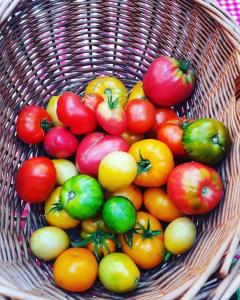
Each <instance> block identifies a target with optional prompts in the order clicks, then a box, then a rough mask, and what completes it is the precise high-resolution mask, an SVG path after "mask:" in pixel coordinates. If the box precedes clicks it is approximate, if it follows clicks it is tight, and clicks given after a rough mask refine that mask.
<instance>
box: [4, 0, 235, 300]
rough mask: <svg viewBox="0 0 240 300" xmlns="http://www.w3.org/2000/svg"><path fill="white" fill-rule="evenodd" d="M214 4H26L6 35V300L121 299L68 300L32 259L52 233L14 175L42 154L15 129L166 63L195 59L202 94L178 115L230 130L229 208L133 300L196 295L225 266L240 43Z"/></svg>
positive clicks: (201, 222) (225, 168)
mask: <svg viewBox="0 0 240 300" xmlns="http://www.w3.org/2000/svg"><path fill="white" fill-rule="evenodd" d="M210 2H211V1H200V0H198V1H190V0H169V1H167V0H165V1H161V0H156V1H154V0H147V1H146V0H138V1H135V0H131V1H130V0H122V1H121V0H118V1H116V0H107V1H103V0H95V1H91V0H88V1H64V0H58V1H54V0H35V1H25V2H21V3H20V5H19V6H18V7H17V9H16V10H15V13H14V16H13V18H11V19H9V20H8V21H7V22H5V24H4V25H3V26H2V27H0V29H1V31H0V48H1V56H0V97H1V98H2V100H1V102H0V110H1V115H0V123H1V127H0V128H1V135H0V149H1V151H0V157H1V165H0V173H1V186H0V195H1V198H0V262H1V268H0V285H1V284H2V287H1V286H0V293H3V294H6V295H9V296H12V297H15V298H22V299H31V300H34V299H36V300H37V299H44V298H47V299H92V298H94V296H96V297H98V298H107V299H119V298H120V297H119V296H116V295H112V294H110V293H108V292H106V290H104V289H103V287H102V286H101V285H100V284H99V283H97V284H96V285H95V286H94V288H93V289H91V290H90V291H89V292H87V293H85V294H83V295H79V294H76V295H74V294H68V296H66V295H67V294H66V293H65V292H64V291H62V290H60V289H58V288H56V287H55V286H54V285H53V280H52V270H51V265H50V264H48V263H44V262H40V261H37V260H36V259H35V258H34V257H33V256H32V255H31V254H30V252H29V246H28V241H29V237H30V235H31V232H32V231H33V230H35V229H37V228H39V227H41V226H44V224H45V223H44V218H43V208H42V206H41V205H39V206H32V207H27V209H28V212H29V213H28V214H27V216H23V212H24V210H25V209H26V204H25V203H21V202H20V200H19V199H18V197H17V195H16V193H15V190H14V175H15V173H16V171H17V169H18V168H19V166H20V164H21V163H22V162H23V161H24V160H26V159H27V158H29V157H31V156H37V155H40V154H41V151H42V150H41V149H39V147H35V146H28V145H24V144H23V143H21V142H20V141H19V140H18V139H17V138H16V135H15V121H16V117H17V115H18V113H19V111H20V109H21V108H23V107H24V106H25V105H26V104H29V103H31V104H32V103H34V104H39V105H45V104H46V103H47V101H48V100H49V98H50V96H52V95H55V94H58V93H59V92H61V91H63V90H67V89H71V90H73V91H75V92H77V93H80V92H82V91H83V90H84V86H85V84H86V83H87V82H88V81H89V80H90V79H92V78H95V77H97V76H99V75H102V74H105V75H112V76H116V77H118V78H120V79H122V80H123V82H124V83H125V84H126V85H127V86H128V88H130V87H131V86H132V85H133V84H134V83H135V82H136V81H137V80H141V79H142V76H143V74H144V72H145V71H146V69H147V67H148V66H149V64H150V63H151V62H152V61H153V60H154V59H155V58H157V57H158V56H159V55H161V54H164V55H171V56H174V57H178V58H187V59H190V60H191V61H192V63H193V66H194V67H195V69H196V74H197V78H198V81H197V87H196V90H195V92H194V94H193V96H192V97H191V99H189V100H188V101H187V102H185V103H184V104H183V105H180V106H179V107H178V108H177V109H178V112H179V115H187V116H188V117H190V118H197V117H214V118H217V119H219V120H221V121H223V122H224V123H225V124H226V125H227V126H228V128H229V129H230V133H231V136H232V139H233V146H232V150H231V153H230V154H229V155H228V157H227V158H226V160H225V161H224V162H223V163H222V164H221V165H220V166H219V167H218V170H219V171H220V174H221V176H222V178H223V181H224V186H225V195H224V200H223V201H222V202H221V204H220V205H219V207H218V208H217V209H216V210H215V211H214V212H212V213H211V214H210V215H208V216H204V217H201V218H198V219H196V222H197V223H198V231H199V232H198V242H197V243H196V246H195V247H194V248H193V250H192V251H191V252H190V253H188V254H186V255H183V256H182V257H180V258H179V259H176V260H175V261H174V262H172V263H170V264H168V265H165V266H163V267H161V268H157V269H154V270H151V271H148V272H144V273H142V277H141V281H140V284H139V288H138V289H137V290H136V291H135V292H133V293H131V294H129V295H128V296H127V298H128V299H168V300H170V299H173V298H175V297H178V296H180V295H181V294H182V293H183V292H185V291H186V290H187V289H189V288H190V286H193V287H192V289H191V292H192V293H193V294H194V293H197V292H198V285H197V284H196V285H194V283H196V282H197V283H199V282H200V283H202V284H203V283H204V282H205V280H206V279H207V277H208V276H210V275H211V273H213V272H214V270H215V269H216V268H217V267H218V266H219V261H220V260H221V258H222V256H223V255H224V252H225V251H226V249H227V247H228V246H229V243H230V241H231V239H232V237H233V235H234V233H235V231H236V228H237V226H238V224H239V213H240V202H239V194H240V174H239V169H240V102H239V101H236V97H235V94H236V86H235V79H236V77H237V75H238V74H239V60H238V51H239V48H238V47H239V45H240V41H239V39H238V32H237V31H236V28H235V27H234V24H231V22H230V21H229V23H227V21H226V23H224V21H223V20H225V19H224V18H225V17H224V15H222V14H221V17H222V18H223V19H221V18H220V17H219V15H218V14H216V12H215V11H214V10H213V9H209V6H210ZM210 15H211V16H210ZM214 16H215V17H214ZM213 17H214V18H213ZM219 19H221V21H219ZM221 23H224V26H223V27H222V26H220V24H221ZM222 25H223V24H222ZM23 221H24V222H23ZM4 288H5V289H4ZM194 289H195V290H194ZM6 290H7V291H8V292H6ZM15 293H16V294H15ZM184 297H185V298H184V299H188V297H190V294H185V296H184Z"/></svg>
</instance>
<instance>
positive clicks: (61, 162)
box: [52, 159, 78, 185]
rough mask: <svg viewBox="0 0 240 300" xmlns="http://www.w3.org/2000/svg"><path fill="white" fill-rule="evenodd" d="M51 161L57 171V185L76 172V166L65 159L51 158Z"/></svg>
mask: <svg viewBox="0 0 240 300" xmlns="http://www.w3.org/2000/svg"><path fill="white" fill-rule="evenodd" d="M52 162H53V164H54V167H55V169H56V172H57V184H59V185H63V184H64V182H65V181H67V180H68V179H69V178H71V177H73V176H76V175H77V174H78V170H77V168H76V166H75V165H74V164H73V163H72V162H71V161H69V160H67V159H53V160H52Z"/></svg>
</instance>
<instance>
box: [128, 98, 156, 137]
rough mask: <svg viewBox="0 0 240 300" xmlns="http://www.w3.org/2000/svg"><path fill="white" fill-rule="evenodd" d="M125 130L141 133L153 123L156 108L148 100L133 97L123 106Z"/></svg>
mask: <svg viewBox="0 0 240 300" xmlns="http://www.w3.org/2000/svg"><path fill="white" fill-rule="evenodd" d="M125 114H126V119H127V130H128V131H129V132H131V133H134V134H143V133H145V132H147V131H148V130H150V129H151V128H152V127H153V125H154V123H155V114H156V110H155V107H154V105H153V104H152V103H151V102H150V101H148V100H141V99H134V100H131V101H129V102H128V103H127V105H126V106H125Z"/></svg>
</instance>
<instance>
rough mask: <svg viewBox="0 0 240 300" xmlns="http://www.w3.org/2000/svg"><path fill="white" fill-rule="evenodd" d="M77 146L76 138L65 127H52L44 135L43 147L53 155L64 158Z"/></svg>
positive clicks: (71, 153) (75, 149) (73, 151)
mask: <svg viewBox="0 0 240 300" xmlns="http://www.w3.org/2000/svg"><path fill="white" fill-rule="evenodd" d="M77 147H78V139H77V138H76V137H75V136H74V135H73V134H72V133H71V132H70V131H68V130H67V129H66V128H64V127H62V126H57V127H54V128H52V129H51V130H50V131H49V132H48V133H47V134H46V135H45V137H44V149H45V151H46V152H47V153H48V154H49V155H50V156H53V157H57V158H66V157H69V156H72V155H73V154H74V153H75V152H76V151H77Z"/></svg>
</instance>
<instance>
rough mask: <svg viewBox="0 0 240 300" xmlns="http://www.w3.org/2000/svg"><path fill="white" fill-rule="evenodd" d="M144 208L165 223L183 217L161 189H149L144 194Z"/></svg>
mask: <svg viewBox="0 0 240 300" xmlns="http://www.w3.org/2000/svg"><path fill="white" fill-rule="evenodd" d="M143 200H144V206H145V207H146V209H147V210H148V211H149V212H150V214H151V215H153V216H154V217H156V218H158V219H159V220H161V221H164V222H171V221H173V220H175V219H176V218H179V217H182V216H183V213H181V212H180V210H179V209H178V208H177V207H176V206H175V205H174V204H173V202H172V201H171V200H170V199H169V198H168V196H167V194H166V193H165V192H164V191H163V189H160V188H149V189H147V190H146V191H145V192H144V194H143Z"/></svg>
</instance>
